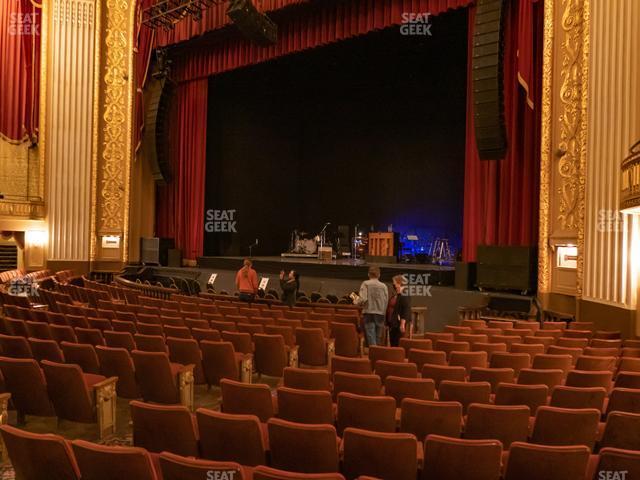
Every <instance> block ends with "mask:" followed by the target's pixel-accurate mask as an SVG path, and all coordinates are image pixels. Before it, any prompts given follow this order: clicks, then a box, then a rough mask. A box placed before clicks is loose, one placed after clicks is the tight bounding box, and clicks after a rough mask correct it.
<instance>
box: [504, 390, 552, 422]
mask: <svg viewBox="0 0 640 480" xmlns="http://www.w3.org/2000/svg"><path fill="white" fill-rule="evenodd" d="M548 395H549V387H547V386H546V385H518V384H515V383H501V384H500V385H498V389H497V391H496V396H495V399H494V403H495V404H496V405H526V406H528V407H529V409H530V410H531V415H535V413H536V411H537V410H538V408H539V407H541V406H542V405H546V404H547V396H548Z"/></svg>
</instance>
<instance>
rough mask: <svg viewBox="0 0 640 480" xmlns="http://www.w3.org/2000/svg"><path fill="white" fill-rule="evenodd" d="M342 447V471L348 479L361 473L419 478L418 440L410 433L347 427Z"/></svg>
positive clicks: (396, 478) (398, 479) (410, 479)
mask: <svg viewBox="0 0 640 480" xmlns="http://www.w3.org/2000/svg"><path fill="white" fill-rule="evenodd" d="M343 450H344V463H343V471H344V474H345V476H346V477H347V478H349V479H352V478H356V477H358V476H361V475H368V476H371V477H376V478H381V479H385V480H386V479H393V480H415V478H416V474H417V470H418V442H417V441H416V437H414V436H413V435H411V434H410V433H379V432H371V431H367V430H361V429H359V428H347V429H346V430H345V431H344V436H343ZM385 452H388V454H385ZM392 452H393V453H392ZM420 453H421V454H422V452H420ZM420 456H422V455H420Z"/></svg>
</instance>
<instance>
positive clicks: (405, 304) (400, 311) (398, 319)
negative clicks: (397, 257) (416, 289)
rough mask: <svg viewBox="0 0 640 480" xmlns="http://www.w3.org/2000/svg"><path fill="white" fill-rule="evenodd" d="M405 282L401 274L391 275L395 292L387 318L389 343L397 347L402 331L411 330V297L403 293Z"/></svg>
mask: <svg viewBox="0 0 640 480" xmlns="http://www.w3.org/2000/svg"><path fill="white" fill-rule="evenodd" d="M406 283H407V281H406V279H405V278H404V276H403V275H396V276H395V277H393V289H394V290H395V292H396V295H395V297H394V300H395V304H394V306H393V310H391V314H390V315H389V318H388V319H387V324H388V325H389V344H390V345H391V346H392V347H397V346H398V345H399V343H400V339H401V338H402V337H403V336H404V333H405V332H407V331H410V330H411V297H409V296H408V295H403V291H404V288H405V286H406Z"/></svg>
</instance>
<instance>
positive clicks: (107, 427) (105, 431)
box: [93, 377, 118, 439]
mask: <svg viewBox="0 0 640 480" xmlns="http://www.w3.org/2000/svg"><path fill="white" fill-rule="evenodd" d="M117 383H118V377H109V378H107V379H105V380H103V381H101V382H98V383H96V384H94V385H93V392H94V395H95V398H94V401H95V406H96V417H97V420H98V433H99V434H100V439H103V438H104V437H106V436H107V435H109V434H112V433H115V431H116V399H117V393H116V384H117Z"/></svg>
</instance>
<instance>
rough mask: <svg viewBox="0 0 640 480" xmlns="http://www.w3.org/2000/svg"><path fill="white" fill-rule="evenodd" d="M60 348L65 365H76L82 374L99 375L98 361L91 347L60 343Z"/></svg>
mask: <svg viewBox="0 0 640 480" xmlns="http://www.w3.org/2000/svg"><path fill="white" fill-rule="evenodd" d="M60 347H61V348H62V353H63V354H64V359H65V362H66V363H69V364H75V365H78V366H79V367H80V369H81V370H82V371H83V372H84V373H92V374H94V375H99V374H100V361H99V360H98V355H97V354H96V350H95V347H94V346H93V345H91V344H89V343H69V342H62V343H61V344H60Z"/></svg>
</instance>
